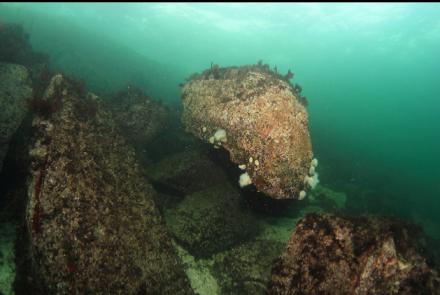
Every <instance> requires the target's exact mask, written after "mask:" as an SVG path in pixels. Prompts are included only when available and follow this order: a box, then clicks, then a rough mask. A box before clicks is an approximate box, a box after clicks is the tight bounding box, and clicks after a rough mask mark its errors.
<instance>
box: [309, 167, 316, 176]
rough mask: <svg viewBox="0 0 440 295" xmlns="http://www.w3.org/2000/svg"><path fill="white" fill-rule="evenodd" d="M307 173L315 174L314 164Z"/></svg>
mask: <svg viewBox="0 0 440 295" xmlns="http://www.w3.org/2000/svg"><path fill="white" fill-rule="evenodd" d="M309 174H310V175H315V166H311V167H310V169H309Z"/></svg>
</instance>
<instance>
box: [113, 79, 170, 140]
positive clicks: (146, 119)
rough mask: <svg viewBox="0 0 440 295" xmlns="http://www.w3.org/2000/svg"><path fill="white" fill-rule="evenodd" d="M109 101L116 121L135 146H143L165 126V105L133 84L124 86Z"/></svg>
mask: <svg viewBox="0 0 440 295" xmlns="http://www.w3.org/2000/svg"><path fill="white" fill-rule="evenodd" d="M109 102H110V103H109V105H110V106H111V110H112V112H113V117H114V119H115V121H116V123H117V124H118V125H119V126H120V128H121V130H122V133H123V135H124V136H125V137H126V138H127V139H128V140H129V141H130V142H131V143H132V144H133V145H134V146H135V147H144V146H145V144H147V143H148V142H150V141H151V140H152V139H153V138H154V136H155V135H156V134H157V133H158V132H160V131H161V130H163V129H164V128H165V127H166V124H167V115H168V114H167V111H166V109H165V107H164V106H163V105H162V104H161V103H159V102H158V101H155V100H153V99H151V98H150V97H148V96H147V95H145V94H144V93H143V92H142V90H140V89H138V88H136V87H134V86H130V85H129V86H127V87H125V89H123V90H121V91H119V92H118V93H117V94H115V95H114V96H112V97H111V99H110V101H109Z"/></svg>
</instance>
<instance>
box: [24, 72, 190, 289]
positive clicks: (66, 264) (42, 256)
mask: <svg viewBox="0 0 440 295" xmlns="http://www.w3.org/2000/svg"><path fill="white" fill-rule="evenodd" d="M44 100H45V101H46V102H47V103H48V104H49V105H51V108H50V110H51V111H52V112H51V113H44V116H37V117H35V119H34V121H33V127H34V128H35V132H34V136H35V138H34V144H33V146H32V149H31V150H30V154H31V156H32V157H33V161H32V168H31V176H30V179H29V185H28V197H29V201H28V204H27V215H26V219H27V230H28V233H29V238H30V244H31V245H30V250H31V255H32V261H33V269H34V275H35V276H36V277H37V278H38V280H39V281H40V282H42V283H41V286H39V287H40V288H41V289H42V290H43V292H42V293H44V294H122V293H123V294H192V293H193V292H192V290H191V287H190V285H189V282H188V279H187V278H186V276H185V274H184V272H183V269H182V266H181V263H180V261H179V259H178V257H177V255H176V253H175V252H174V249H173V246H172V243H171V239H170V237H169V234H168V232H167V230H166V226H165V223H164V220H163V218H162V217H161V215H160V214H159V212H158V210H157V208H156V206H155V204H154V202H153V194H154V193H155V192H154V190H153V189H152V187H151V185H150V184H149V183H148V182H147V181H146V179H144V178H143V177H142V175H141V173H140V168H139V165H138V163H137V162H136V160H135V152H134V150H133V149H132V148H131V147H130V146H129V145H127V143H126V141H125V139H124V138H123V137H122V136H121V135H119V134H118V133H116V132H115V130H117V128H116V123H115V122H114V120H113V118H112V115H111V112H109V111H107V110H106V109H105V108H104V107H103V103H102V102H101V100H100V99H99V98H98V97H97V96H95V95H93V94H90V93H88V94H87V93H85V91H84V90H83V89H79V88H78V85H77V84H76V83H74V82H73V81H71V80H69V79H67V78H65V77H63V76H61V75H56V76H55V77H54V78H53V79H52V81H51V83H50V85H49V87H48V88H47V90H46V92H45V96H44Z"/></svg>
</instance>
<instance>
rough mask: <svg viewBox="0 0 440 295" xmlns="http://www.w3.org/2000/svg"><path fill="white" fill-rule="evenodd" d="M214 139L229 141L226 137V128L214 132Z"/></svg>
mask: <svg viewBox="0 0 440 295" xmlns="http://www.w3.org/2000/svg"><path fill="white" fill-rule="evenodd" d="M214 139H215V141H222V142H227V141H228V139H227V138H226V130H225V129H218V130H217V131H216V132H215V133H214Z"/></svg>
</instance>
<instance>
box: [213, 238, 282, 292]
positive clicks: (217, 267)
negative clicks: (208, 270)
mask: <svg viewBox="0 0 440 295" xmlns="http://www.w3.org/2000/svg"><path fill="white" fill-rule="evenodd" d="M283 248H284V244H283V243H280V242H277V241H270V240H255V241H250V242H247V243H244V244H241V245H239V246H236V247H234V248H232V249H231V250H230V251H226V252H223V253H219V254H217V255H215V258H214V259H215V262H214V266H213V273H214V275H215V276H216V278H217V280H218V283H219V285H220V286H221V294H222V295H226V294H228V295H229V294H230V295H232V294H236V295H246V294H249V295H257V294H264V292H265V290H266V285H267V283H268V282H269V279H270V271H271V266H272V263H273V262H274V260H275V259H276V258H278V256H279V255H280V254H281V252H282V250H283Z"/></svg>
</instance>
